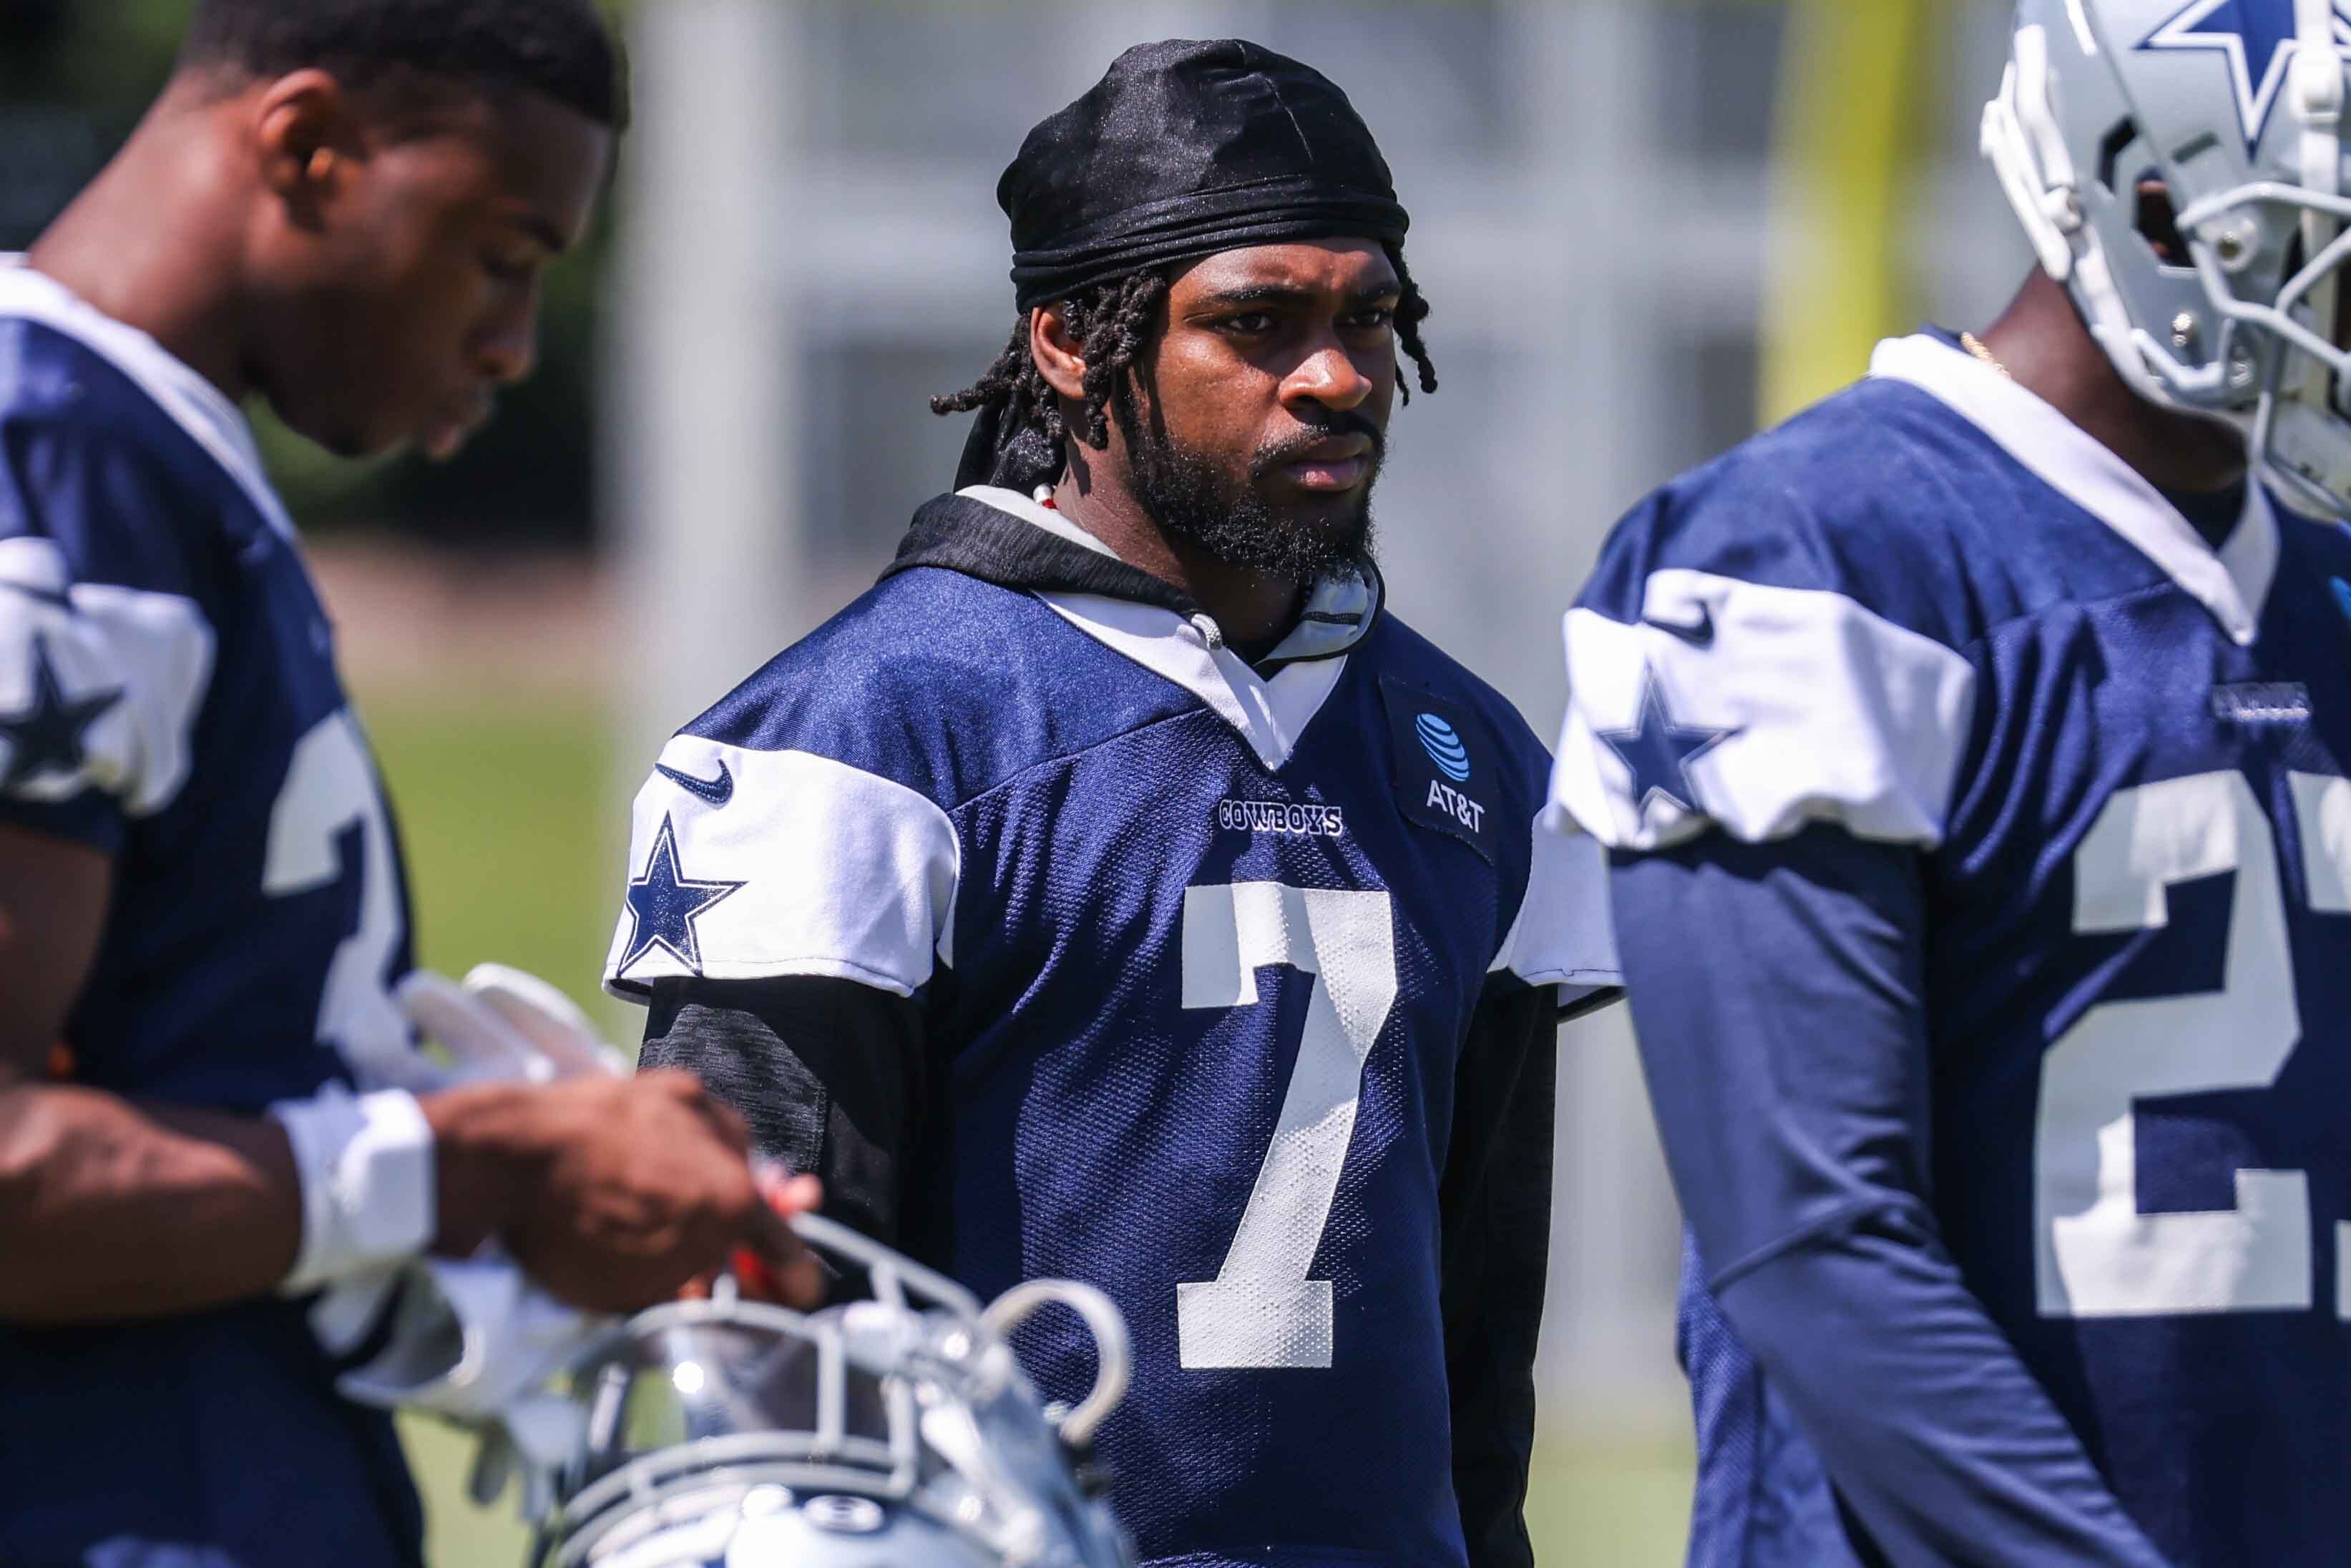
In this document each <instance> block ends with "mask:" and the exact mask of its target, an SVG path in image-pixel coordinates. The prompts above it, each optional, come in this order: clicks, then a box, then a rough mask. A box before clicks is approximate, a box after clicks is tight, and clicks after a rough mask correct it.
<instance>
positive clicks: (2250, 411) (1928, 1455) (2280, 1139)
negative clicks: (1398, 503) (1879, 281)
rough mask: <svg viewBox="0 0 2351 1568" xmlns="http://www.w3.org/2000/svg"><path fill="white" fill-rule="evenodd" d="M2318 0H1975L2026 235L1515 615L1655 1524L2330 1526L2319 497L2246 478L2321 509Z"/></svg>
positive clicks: (2349, 818) (1947, 1558) (1995, 1557)
mask: <svg viewBox="0 0 2351 1568" xmlns="http://www.w3.org/2000/svg"><path fill="white" fill-rule="evenodd" d="M2346 20H2351V18H2346V17H2344V16H2338V14H2337V11H2336V7H2335V5H2332V4H2329V3H2328V0H2314V3H2313V0H2304V3H2302V4H2300V5H2297V4H2295V0H2233V3H2232V4H2230V5H2211V4H2206V3H2196V4H2183V3H2182V0H2025V3H2024V4H2023V5H2021V6H2020V7H2019V10H2018V14H2017V18H2016V27H2015V32H2014V58H2013V63H2012V65H2011V68H2010V71H2009V74H2008V78H2007V80H2006V83H2005V85H2004V86H2003V88H2002V89H2001V95H2000V97H1999V98H1998V99H1997V100H1996V101H1995V102H1994V103H1993V104H1992V105H1991V109H1990V110H1988V112H1987V117H1986V121H1985V146H1986V150H1987V152H1989V154H1990V156H1991V159H1992V161H1993V162H1994V164H1995V166H1996V167H1997V169H1998V171H1999V174H2000V177H2001V182H2002V184H2003V185H2004V187H2005V188H2006V189H2007V191H2008V193H2009V194H2010V195H2011V198H2012V199H2013V200H2014V202H2015V204H2016V206H2017V208H2018V211H2019V212H2020V213H2021V214H2022V217H2023V220H2024V223H2025V226H2026V228H2027V229H2028V230H2029V231H2030V233H2031V236H2032V242H2033V245H2034V246H2035V248H2036V250H2037V251H2038V253H2039V256H2040V259H2041V263H2042V267H2043V272H2041V273H2039V274H2037V275H2036V276H2035V277H2033V278H2032V281H2031V282H2029V283H2028V284H2027V285H2026V286H2025V287H2024V290H2023V292H2022V294H2021V295H2020V296H2019V297H2018V298H2017V299H2016V302H2015V303H2014V305H2012V306H2011V308H2010V309H2009V311H2008V313H2007V314H2006V315H2005V316H2003V317H2002V318H2001V320H2000V321H1999V322H1998V323H1997V324H1995V325H1994V326H1992V327H1991V329H1988V330H1987V331H1986V332H1985V333H1984V335H1983V337H1982V338H1981V339H1980V340H1978V339H1976V338H1974V337H1971V336H1968V335H1965V334H1962V335H1961V336H1959V337H1957V338H1954V337H1950V336H1948V335H1945V334H1942V333H1928V334H1924V335H1921V336H1918V337H1915V338H1910V339H1907V340H1902V341H1898V342H1890V343H1887V344H1886V345H1885V346H1884V347H1883V348H1882V349H1881V350H1879V352H1878V355H1877V358H1876V361H1875V364H1874V366H1873V375H1872V378H1871V379H1870V380H1869V381H1868V382H1865V384H1863V385H1862V386H1860V387H1858V388H1856V389H1855V390H1853V391H1851V392H1846V393H1844V394H1843V395H1841V396H1839V397H1836V398H1834V399H1832V400H1831V401H1830V402H1827V403H1825V404H1823V405H1822V406H1821V407H1819V408H1817V409H1814V410H1813V412H1811V413H1807V414H1804V415H1802V417H1800V418H1798V419H1797V420H1795V421H1794V422H1792V423H1790V424H1788V425H1787V426H1786V427H1784V428H1782V429H1781V430H1779V431H1777V432H1775V433H1773V434H1769V435H1765V436H1762V437H1761V438H1759V439H1757V440H1755V441H1753V442H1751V443H1750V444H1748V445H1746V446H1744V447H1742V448H1741V449H1740V450H1739V451H1738V452H1736V453H1734V454H1732V455H1730V456H1729V457H1727V458H1725V459H1723V460H1722V461H1720V462H1719V463H1716V464H1714V465H1711V466H1710V467H1708V468H1706V469H1703V470H1701V471H1699V472H1698V473H1697V474H1694V475H1691V476H1687V477H1685V478H1683V479H1680V480H1677V482H1675V483H1674V484H1672V485H1670V486H1667V487H1666V488H1665V489H1664V490H1662V491H1660V492H1659V493H1658V494H1657V495H1656V496H1655V497H1652V498H1651V499H1650V500H1648V501H1647V502H1646V503H1645V504H1644V505H1643V506H1642V507H1639V508H1638V509H1637V510H1635V512H1634V513H1633V515H1632V516H1631V517H1630V518H1628V519H1627V520H1626V522H1625V524H1624V525H1623V526H1622V527H1621V528H1619V529H1618V531H1617V532H1616V534H1615V536H1614V538H1613V539H1612V540H1611V541H1610V543H1609V546H1608V548H1607V549H1606V551H1605V553H1604V559H1603V560H1602V563H1601V566H1600V570H1599V573H1598V575H1597V577H1596V578H1595V579H1594V580H1593V583H1592V584H1591V586H1590V587H1589V588H1588V589H1587V590H1586V591H1585V593H1584V595H1583V600H1582V601H1581V603H1580V605H1579V607H1578V608H1577V609H1576V610H1575V611H1574V612H1573V614H1571V615H1570V616H1569V618H1568V629H1567V643H1568V663H1569V669H1570V674H1571V677H1572V679H1573V685H1574V706H1573V713H1572V715H1571V716H1570V719H1569V723H1568V729H1567V736H1566V739H1565V742H1564V744H1563V746H1562V755H1561V758H1560V765H1559V771H1558V776H1557V790H1558V799H1559V801H1560V803H1561V804H1562V807H1563V808H1564V809H1565V810H1566V811H1567V812H1568V813H1569V814H1571V815H1573V818H1574V819H1575V820H1576V821H1579V822H1581V823H1583V825H1584V826H1585V827H1586V828H1588V829H1590V830H1591V831H1593V833H1595V834H1598V835H1599V836H1600V837H1602V838H1603V839H1604V840H1605V841H1607V842H1608V843H1609V844H1610V845H1611V846H1612V847H1613V848H1614V851H1615V852H1616V865H1617V870H1616V872H1615V874H1614V881H1613V887H1614V896H1615V908H1616V923H1617V932H1618V936H1619V939H1620V941H1621V943H1622V945H1623V951H1624V958H1625V975H1626V978H1627V980H1628V982H1629V983H1630V987H1631V996H1632V1003H1633V1008H1634V1014H1635V1020H1636V1022H1637V1024H1638V1029H1639V1034H1640V1039H1641V1044H1642V1050H1643V1053H1644V1057H1645V1060H1646V1066H1647V1071H1648V1075H1649V1082H1650V1085H1651V1089H1652V1092H1653V1094H1654V1098H1655V1100H1656V1108H1657V1114H1658V1119H1659V1122H1660V1124H1661V1125H1662V1127H1663V1130H1664V1134H1665V1138H1666V1144H1667V1151H1668V1153H1669V1155H1670V1156H1671V1160H1672V1164H1673V1168H1674V1174H1675V1178H1676V1185H1677V1187H1678V1188H1679V1191H1680V1193H1681V1197H1682V1199H1683V1202H1684V1204H1685V1206H1686V1207H1687V1211H1688V1214H1689V1218H1690V1221H1691V1224H1692V1227H1693V1229H1694V1232H1695V1236H1696V1242H1697V1248H1696V1252H1697V1258H1698V1263H1699V1267H1698V1270H1694V1273H1698V1274H1702V1277H1697V1278H1693V1280H1692V1281H1691V1284H1690V1290H1689V1294H1688V1300H1687V1312H1688V1317H1687V1321H1686V1322H1685V1324H1684V1333H1685V1344H1686V1348H1687V1351H1688V1353H1689V1364H1690V1371H1691V1373H1692V1375H1693V1379H1694V1382H1695V1383H1696V1385H1697V1393H1698V1404H1699V1408H1700V1413H1701V1421H1702V1437H1703V1448H1704V1449H1705V1452H1704V1455H1703V1459H1702V1466H1703V1477H1702V1480H1701V1487H1700V1500H1699V1517H1698V1531H1697V1535H1698V1541H1697V1543H1696V1549H1695V1550H1694V1552H1693V1561H1694V1562H1698V1563H1709V1564H1710V1563H1721V1564H1740V1565H1747V1568H1751V1565H1755V1564H1766V1563H1819V1562H1823V1561H1834V1558H1835V1557H1837V1556H1841V1555H1843V1552H1844V1546H1842V1545H1841V1544H1840V1543H1839V1542H1838V1541H1837V1538H1838V1537H1839V1536H1840V1535H1841V1534H1844V1533H1848V1532H1849V1535H1850V1540H1851V1542H1852V1549H1853V1550H1854V1551H1855V1552H1858V1553H1859V1554H1860V1555H1861V1556H1862V1557H1863V1558H1864V1559H1865V1560H1868V1561H1878V1560H1884V1561H1890V1562H1893V1563H1902V1564H1914V1563H1916V1564H1928V1563H2033V1564H2057V1563H2069V1564H2070V1563H2099V1564H2126V1563H2127V1564H2133V1565H2153V1564H2158V1563H2170V1564H2174V1565H2178V1568H2189V1565H2218V1564H2223V1563H2264V1564H2283V1563H2336V1562H2340V1561H2342V1558H2343V1553H2344V1550H2345V1546H2344V1543H2345V1542H2346V1540H2351V1490H2346V1488H2345V1486H2344V1485H2343V1479H2344V1455H2345V1453H2346V1446H2351V1332H2346V1323H2345V1320H2346V1318H2351V1137H2346V1135H2345V1130H2346V1122H2345V1108H2346V1105H2351V779H2346V777H2345V774H2346V761H2351V619H2346V617H2351V538H2346V535H2345V533H2344V531H2343V529H2342V528H2340V527H2339V526H2337V525H2335V523H2333V522H2324V523H2322V522H2314V521H2311V520H2309V519H2308V518H2306V517H2303V516H2299V515H2296V512H2295V511H2293V510H2289V509H2287V508H2288V505H2289V504H2290V505H2291V507H2294V508H2299V509H2300V510H2302V511H2306V512H2310V513H2314V514H2320V515H2323V516H2325V517H2330V518H2335V517H2343V516H2344V515H2345V514H2346V512H2351V381H2346V372H2351V355H2346V353H2345V352H2344V351H2343V350H2341V349H2340V348H2339V347H2338V344H2339V343H2340V342H2342V341H2343V340H2345V336H2346V334H2345V327H2346V311H2345V309H2344V306H2345V305H2346V303H2351V301H2346V300H2344V299H2343V298H2341V297H2340V296H2341V282H2342V277H2343V272H2342V267H2343V263H2344V261H2345V258H2346V255H2351V240H2346V238H2345V237H2344V218H2345V215H2346V214H2351V203H2346V201H2345V200H2344V199H2343V197H2342V195H2341V194H2340V192H2341V190H2342V188H2343V184H2344V182H2345V177H2346V165H2345V160H2344V145H2343V141H2342V123H2343V121H2342V110H2343V106H2344V100H2345V67H2344V60H2343V57H2342V54H2341V52H2340V51H2341V48H2342V41H2343V40H2344V39H2345V38H2346V37H2351V32H2346ZM2249 465H2250V467H2251V470H2252V474H2251V477H2250V478H2249V476H2248V468H2249ZM1708 1287H1710V1288H1711V1291H1712V1294H1713V1297H1714V1298H1715V1299H1716V1300H1717V1301H1719V1311H1720V1315H1721V1317H1722V1318H1727V1319H1728V1325H1729V1326H1728V1328H1727V1329H1726V1328H1725V1327H1724V1325H1723V1324H1722V1322H1720V1319H1719V1318H1717V1317H1716V1315H1715V1309H1714V1306H1713V1304H1712V1302H1710V1301H1708ZM1730 1331H1735V1335H1734V1334H1733V1333H1731V1332H1730ZM1740 1341H1743V1342H1744V1343H1745V1344H1746V1345H1747V1346H1749V1347H1751V1350H1752V1354H1753V1356H1754V1358H1755V1360H1756V1361H1757V1362H1760V1364H1761V1367H1762V1368H1763V1370H1764V1372H1765V1374H1767V1375H1768V1385H1769V1390H1770V1393H1769V1396H1768V1397H1769V1398H1771V1399H1774V1400H1784V1402H1785V1407H1786V1409H1787V1410H1788V1411H1791V1412H1792V1414H1793V1416H1794V1425H1795V1427H1797V1428H1799V1429H1800V1430H1801V1431H1802V1434H1803V1435H1804V1436H1805V1437H1809V1438H1810V1439H1811V1443H1812V1448H1813V1450H1815V1451H1816V1452H1817V1454H1818V1456H1819V1459H1820V1461H1821V1466H1822V1468H1823V1469H1825V1471H1826V1474H1827V1477H1828V1479H1829V1480H1830V1482H1831V1483H1833V1485H1834V1493H1835V1497H1836V1498H1837V1499H1838V1500H1841V1502H1842V1504H1843V1508H1844V1516H1845V1525H1846V1529H1845V1531H1839V1530H1838V1529H1837V1528H1836V1526H1835V1524H1834V1521H1833V1514H1834V1509H1833V1507H1832V1505H1831V1504H1830V1503H1829V1501H1828V1499H1827V1497H1826V1495H1825V1494H1824V1493H1823V1492H1821V1491H1820V1490H1819V1488H1818V1487H1817V1484H1815V1485H1814V1487H1813V1496H1812V1497H1811V1499H1810V1500H1807V1498H1806V1497H1805V1496H1804V1493H1803V1490H1802V1487H1801V1486H1797V1487H1794V1488H1790V1487H1786V1486H1782V1485H1781V1484H1780V1482H1781V1480H1782V1479H1783V1478H1784V1477H1786V1476H1788V1475H1790V1474H1793V1473H1795V1472H1798V1471H1801V1469H1802V1468H1803V1466H1804V1464H1805V1462H1806V1456H1805V1453H1804V1450H1803V1448H1802V1443H1801V1442H1800V1441H1798V1440H1796V1439H1794V1437H1793V1435H1792V1433H1791V1432H1790V1431H1789V1430H1788V1429H1787V1427H1786V1424H1785V1422H1784V1420H1775V1419H1774V1418H1773V1416H1772V1415H1771V1411H1770V1410H1769V1409H1767V1408H1765V1407H1764V1406H1762V1404H1761V1401H1763V1400H1765V1399H1766V1398H1767V1396H1766V1394H1765V1384H1764V1382H1763V1381H1762V1380H1759V1378H1758V1377H1757V1376H1756V1375H1755V1373H1754V1371H1753V1368H1752V1367H1751V1366H1750V1365H1749V1364H1747V1363H1746V1360H1745V1354H1746V1353H1745V1352H1744V1351H1742V1350H1741V1349H1740ZM1806 1521H1810V1524H1809V1528H1810V1529H1811V1530H1812V1531H1814V1532H1813V1533H1810V1534H1808V1533H1807V1529H1808V1526H1807V1523H1806Z"/></svg>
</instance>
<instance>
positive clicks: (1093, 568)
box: [882, 486, 1386, 674]
mask: <svg viewBox="0 0 2351 1568" xmlns="http://www.w3.org/2000/svg"><path fill="white" fill-rule="evenodd" d="M999 496H1000V497H1002V501H1001V503H1000V504H999V503H998V501H997V500H996V499H994V498H984V497H999ZM1033 505H1034V503H1033V502H1029V501H1028V499H1027V497H1022V496H1020V495H1019V494H1018V493H1017V492H1013V491H991V490H990V489H989V487H987V486H974V487H973V488H971V489H969V490H965V491H962V492H960V493H957V494H955V495H950V496H940V497H935V498H933V499H932V500H929V501H925V503H924V504H923V506H922V507H921V508H920V509H919V510H917V511H916V512H915V513H914V523H913V525H912V526H911V527H909V528H907V530H906V537H905V538H904V539H902V540H901V541H899V545H898V555H897V559H894V560H893V561H892V562H891V563H890V564H889V566H888V567H887V568H885V569H884V570H883V573H882V580H883V581H887V580H889V579H891V578H893V577H895V576H897V575H898V574H899V573H900V572H902V571H912V570H914V569H915V568H916V567H936V568H938V569H940V570H946V571H956V572H961V573H962V574H963V575H964V576H966V577H975V578H977V579H978V580H980V581H982V582H992V583H994V584H996V586H998V588H1008V589H1011V590H1013V591H1016V592H1024V593H1089V594H1095V595H1098V596H1100V597H1102V598H1104V599H1116V600H1123V601H1127V602H1129V603H1134V604H1148V605H1153V606H1155V607H1156V608H1158V609H1161V610H1166V611H1171V612H1174V613H1175V614H1176V615H1177V616H1180V617H1181V618H1183V619H1184V620H1186V621H1189V622H1200V621H1204V620H1206V619H1207V612H1205V611H1203V610H1202V609H1201V608H1200V605H1199V602H1198V601H1196V600H1195V599H1193V597H1192V596H1191V595H1190V594H1188V593H1186V592H1184V591H1182V590H1181V589H1178V588H1175V587H1172V586H1170V585H1169V584H1167V583H1165V582H1163V581H1161V580H1159V579H1158V578H1155V577H1154V576H1152V575H1151V574H1150V573H1149V572H1147V571H1144V570H1142V569H1141V568H1140V567H1134V566H1129V565H1128V564H1127V563H1126V562H1124V561H1123V560H1121V559H1119V558H1118V557H1117V556H1115V555H1113V554H1112V553H1111V552H1110V551H1109V550H1108V549H1106V548H1096V549H1090V548H1088V547H1087V546H1085V545H1081V544H1079V543H1077V542H1076V541H1074V540H1072V539H1068V538H1062V537H1061V535H1060V534H1058V533H1056V532H1054V531H1053V529H1052V528H1050V527H1049V526H1048V525H1046V524H1045V523H1042V522H1039V521H1035V520H1032V519H1031V518H1029V517H1026V516H1023V515H1021V513H1019V512H1017V511H1015V510H1013V509H1012V508H1013V507H1024V506H1033ZM1385 597H1386V595H1385V591H1384V589H1383V587H1382V585H1381V582H1380V578H1379V573H1378V572H1377V571H1374V570H1367V571H1366V574H1365V576H1364V580H1361V581H1358V580H1354V579H1352V578H1348V579H1335V580H1325V581H1322V582H1320V583H1317V584H1316V585H1315V587H1314V591H1312V592H1311V593H1310V594H1309V595H1308V596H1307V601H1306V608H1305V610H1304V612H1302V613H1301V614H1300V616H1299V618H1298V624H1297V625H1296V627H1294V628H1293V629H1292V630H1291V631H1290V634H1289V635H1288V636H1286V637H1284V638H1283V639H1282V640H1281V642H1280V643H1279V644H1278V645H1277V646H1276V647H1275V648H1274V650H1273V652H1272V653H1270V654H1268V655H1267V656H1266V657H1265V658H1264V659H1262V660H1260V661H1259V663H1258V664H1257V668H1258V670H1259V672H1260V673H1264V674H1270V673H1271V672H1272V671H1273V670H1274V669H1275V668H1276V667H1278V666H1280V665H1282V664H1297V663H1300V662H1301V661H1304V660H1310V659H1328V658H1334V657H1336V656H1338V655H1339V654H1342V653H1346V652H1348V651H1349V650H1350V649H1352V648H1353V647H1354V645H1355V644H1356V643H1360V642H1362V641H1363V640H1364V637H1365V636H1366V635H1368V634H1369V633H1370V632H1371V629H1372V626H1373V624H1374V622H1376V621H1377V620H1378V619H1379V614H1380V610H1381V606H1382V603H1383V601H1384V599H1385ZM1209 624H1211V625H1213V624H1214V623H1213V622H1209Z"/></svg>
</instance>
